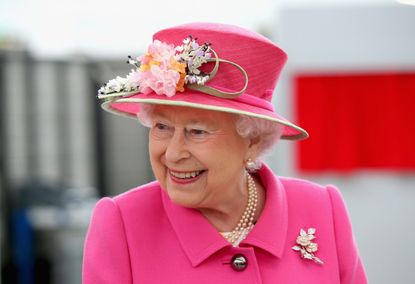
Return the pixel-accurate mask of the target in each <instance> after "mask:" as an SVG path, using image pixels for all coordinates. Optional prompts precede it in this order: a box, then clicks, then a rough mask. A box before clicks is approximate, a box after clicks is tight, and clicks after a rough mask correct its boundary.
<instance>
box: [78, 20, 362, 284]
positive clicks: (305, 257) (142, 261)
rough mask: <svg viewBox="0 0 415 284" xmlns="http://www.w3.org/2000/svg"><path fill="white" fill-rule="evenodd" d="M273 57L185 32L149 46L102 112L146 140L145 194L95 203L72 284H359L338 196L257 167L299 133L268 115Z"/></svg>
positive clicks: (231, 31) (211, 28)
mask: <svg viewBox="0 0 415 284" xmlns="http://www.w3.org/2000/svg"><path fill="white" fill-rule="evenodd" d="M285 61H286V54H285V53H284V52H283V51H282V50H281V49H280V48H279V47H277V46H276V45H275V44H274V43H272V42H271V41H270V40H268V39H266V38H264V37H263V36H260V35H258V34H256V33H254V32H251V31H247V30H244V29H241V28H238V27H234V26H228V25H219V24H201V23H197V24H187V25H182V26H178V27H174V28H170V29H165V30H162V31H160V32H158V33H156V34H155V35H154V38H153V43H152V44H151V45H150V46H149V49H148V52H147V53H146V54H145V55H143V56H141V57H139V58H137V59H133V58H131V57H130V58H129V63H131V64H132V65H134V69H133V70H132V71H131V73H130V74H129V75H128V76H127V77H125V78H121V77H117V79H114V80H111V81H110V82H109V83H108V84H107V85H105V86H104V87H102V88H101V89H100V91H99V98H101V99H103V100H104V103H103V108H104V109H106V110H108V111H110V112H113V113H116V114H120V115H126V116H130V117H133V118H136V117H137V116H138V118H139V120H140V122H141V123H142V124H143V125H145V126H148V127H149V128H150V132H149V155H150V161H151V166H152V169H153V172H154V175H155V177H156V181H154V182H152V183H149V184H146V185H143V186H140V187H137V188H135V189H132V190H129V191H127V192H126V193H123V194H121V195H119V196H116V197H113V198H108V197H107V198H103V199H102V200H101V201H99V202H98V204H97V206H96V208H95V210H94V214H93V217H92V221H91V225H90V228H89V231H88V235H87V239H86V244H85V255H84V263H83V281H84V283H94V284H97V283H239V284H242V283H250V284H252V283H308V284H311V283H319V284H324V283H327V284H334V283H344V284H346V283H347V284H351V283H355V284H361V283H366V282H367V281H366V277H365V272H364V270H363V266H362V263H361V260H360V257H359V253H358V250H357V247H356V243H355V241H354V238H353V235H352V230H351V225H350V221H349V217H348V214H347V211H346V208H345V205H344V202H343V200H342V197H341V195H340V193H339V191H338V190H337V189H336V188H335V187H333V186H321V185H318V184H314V183H311V182H309V181H305V180H299V179H294V178H282V177H278V176H276V175H274V174H273V173H272V171H271V170H270V169H269V168H268V167H267V166H266V165H264V164H263V163H261V161H260V157H261V155H262V154H263V153H264V152H265V151H267V150H268V149H269V148H271V147H272V146H273V145H274V144H275V143H276V142H277V141H278V139H279V138H281V139H289V140H299V139H304V138H307V137H308V135H307V132H306V131H305V130H303V129H301V128H300V127H298V126H296V125H294V124H292V123H291V122H289V121H287V120H286V119H284V118H283V117H281V116H280V115H278V114H277V113H276V112H275V111H274V108H273V106H272V104H271V98H272V94H273V90H274V88H275V85H276V83H277V80H278V77H279V74H280V71H281V69H282V67H283V65H284V64H285Z"/></svg>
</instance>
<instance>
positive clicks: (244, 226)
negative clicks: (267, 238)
mask: <svg viewBox="0 0 415 284" xmlns="http://www.w3.org/2000/svg"><path fill="white" fill-rule="evenodd" d="M246 176H247V183H248V203H247V205H246V208H245V211H244V213H243V214H242V217H241V219H240V220H239V222H238V225H237V226H236V227H235V229H233V230H232V232H229V233H225V234H223V236H224V238H225V239H226V240H227V241H228V242H230V243H231V244H232V246H234V247H237V246H238V245H239V243H240V242H241V241H242V240H243V239H245V238H246V236H247V235H248V233H249V232H250V231H251V230H252V228H253V227H254V218H255V213H256V210H257V206H258V192H257V189H256V185H255V182H254V179H253V178H252V177H251V175H250V174H249V173H248V172H246Z"/></svg>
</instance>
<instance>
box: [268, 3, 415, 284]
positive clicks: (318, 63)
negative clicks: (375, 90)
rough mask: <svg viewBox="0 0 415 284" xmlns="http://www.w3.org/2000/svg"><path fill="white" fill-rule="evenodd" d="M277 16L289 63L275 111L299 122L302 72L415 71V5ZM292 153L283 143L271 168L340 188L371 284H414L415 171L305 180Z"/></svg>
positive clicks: (286, 10)
mask: <svg viewBox="0 0 415 284" xmlns="http://www.w3.org/2000/svg"><path fill="white" fill-rule="evenodd" d="M278 16H279V17H278V20H276V21H275V23H274V25H273V27H272V30H273V31H275V33H274V39H275V41H276V42H278V43H279V45H280V46H281V47H282V48H283V49H284V50H285V51H286V52H287V53H288V57H289V60H288V63H287V66H286V69H285V70H284V72H283V75H282V78H281V81H280V83H279V86H278V87H277V92H276V93H277V97H276V99H275V106H276V109H277V110H279V111H281V112H282V113H283V114H284V115H285V116H286V117H287V118H292V117H293V113H292V112H291V111H290V110H292V107H291V105H292V101H291V98H292V80H293V76H294V75H295V74H297V73H298V72H319V71H331V72H338V71H344V70H349V71H362V70H364V71H369V72H370V71H375V72H376V71H377V70H382V71H385V70H398V71H400V70H401V71H405V70H412V72H413V71H415V7H411V6H400V5H397V4H396V5H393V4H391V5H390V6H383V7H382V6H367V7H362V6H361V5H359V6H356V7H332V8H330V7H321V8H318V7H312V8H311V7H310V8H304V7H302V8H298V7H282V9H281V10H280V11H279V14H278ZM385 131H393V129H385ZM310 139H312V137H311V138H310ZM391 139H393V138H391ZM293 147H294V146H293V143H290V142H283V141H281V142H280V144H279V145H278V146H277V148H276V149H275V151H274V153H272V155H270V156H269V157H268V158H267V161H268V163H270V164H271V166H272V167H273V168H274V169H275V171H276V172H278V173H279V174H281V175H290V176H292V175H293V176H299V177H303V178H307V179H310V180H313V181H316V182H319V183H322V184H327V183H332V184H336V185H337V186H338V187H339V188H340V189H341V191H342V193H343V195H344V198H345V200H346V203H347V205H348V208H349V212H350V215H351V219H352V223H353V227H354V231H355V236H356V239H357V242H358V245H359V248H360V252H361V255H362V258H363V261H364V264H365V267H366V271H367V274H368V277H369V281H370V283H377V284H387V283H408V284H409V283H413V276H412V270H413V267H414V265H413V253H414V252H415V243H414V242H411V241H408V240H407V239H408V236H411V235H413V234H415V226H414V221H413V218H412V216H414V215H415V206H414V203H415V173H414V172H412V173H406V174H405V173H398V172H393V171H382V172H377V171H357V172H355V173H350V174H348V175H339V174H336V173H330V174H320V175H305V174H301V173H299V172H297V171H296V167H295V164H294V148H293Z"/></svg>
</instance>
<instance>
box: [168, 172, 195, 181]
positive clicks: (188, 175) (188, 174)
mask: <svg viewBox="0 0 415 284" xmlns="http://www.w3.org/2000/svg"><path fill="white" fill-rule="evenodd" d="M201 172H202V171H195V172H186V173H177V172H170V174H171V175H172V176H174V177H176V178H181V179H187V178H194V177H196V176H198V175H200V173H201Z"/></svg>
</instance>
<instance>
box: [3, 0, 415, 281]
mask: <svg viewBox="0 0 415 284" xmlns="http://www.w3.org/2000/svg"><path fill="white" fill-rule="evenodd" d="M192 21H211V22H222V23H229V24H235V25H239V26H242V27H246V28H249V29H253V30H256V31H258V32H260V33H262V34H264V35H266V36H268V37H269V38H271V39H272V40H274V41H275V42H277V43H278V44H279V45H280V46H281V47H282V48H283V49H284V50H285V51H286V52H287V53H288V56H289V60H288V63H287V66H286V68H285V69H284V71H283V73H282V76H281V79H280V82H279V84H278V86H277V89H276V94H275V100H274V104H275V107H276V109H277V110H278V111H279V112H280V113H282V114H284V115H285V116H286V117H287V118H289V119H291V120H293V121H295V122H297V123H298V124H299V125H301V126H303V127H304V128H306V129H307V130H308V131H309V133H310V135H311V137H310V139H308V140H306V141H303V142H299V143H291V142H285V141H281V142H280V143H279V144H278V145H277V147H276V149H275V150H274V151H273V152H272V153H270V154H269V155H268V156H267V157H266V162H267V163H268V164H269V165H270V166H271V167H272V168H273V169H274V170H275V171H276V172H277V173H278V174H279V175H287V176H297V177H300V178H307V179H310V180H313V181H315V182H319V183H323V184H328V183H331V184H335V185H337V186H338V187H339V188H340V189H341V191H342V193H343V195H344V198H345V200H346V203H347V205H348V208H349V212H350V215H351V219H352V223H353V227H354V232H355V236H356V240H357V243H358V245H359V248H360V252H361V255H362V259H363V262H364V264H365V267H366V271H367V274H368V277H369V280H370V283H379V284H383V283H384V284H386V283H413V268H414V265H413V254H414V253H415V243H414V242H413V241H412V240H411V238H412V236H413V235H414V234H415V226H414V225H415V222H414V220H413V216H415V205H414V204H415V151H414V148H415V147H414V146H415V111H414V109H415V6H410V5H405V4H401V3H398V2H397V1H392V0H390V1H386V0H359V1H358V0H354V1H351V0H336V1H335V0H327V1H321V0H320V1H307V0H279V1H277V0H256V1H241V0H239V1H237V0H232V1H219V0H211V1H208V2H197V4H196V3H194V2H189V1H183V0H176V1H160V0H155V1H149V2H143V1H128V0H118V1H111V2H103V1H98V0H82V1H81V0H71V1H69V0H62V1H52V0H32V1H30V0H13V1H12V0H2V1H1V2H0V102H1V103H0V119H1V123H0V198H1V200H0V201H1V203H0V208H1V210H0V229H1V234H0V241H1V279H0V281H1V283H2V284H6V283H19V284H26V283H46V284H47V283H63V284H66V283H68V284H69V283H81V265H82V249H83V241H84V237H85V232H86V230H87V227H88V223H89V218H90V214H91V211H92V209H93V206H94V204H95V203H96V201H97V200H98V199H99V198H100V197H102V196H107V195H109V196H112V195H116V194H119V193H121V192H123V191H126V190H128V189H129V188H132V187H134V186H136V185H140V184H143V183H145V182H148V181H150V180H152V179H153V176H152V173H151V169H150V167H149V162H148V157H147V139H146V135H147V133H146V129H144V128H143V127H140V126H139V125H138V123H137V122H135V121H133V120H128V119H125V118H121V117H116V116H113V115H110V114H108V113H104V112H103V111H102V110H101V109H100V107H99V102H98V100H97V98H96V91H97V89H98V88H99V87H100V86H101V85H102V84H103V83H105V82H107V81H108V80H109V79H111V78H113V77H115V76H116V75H120V74H121V75H123V74H125V75H126V74H127V73H128V72H129V69H130V67H129V66H128V64H125V60H126V56H127V55H132V56H138V55H140V54H142V53H143V52H144V51H145V50H146V48H147V45H148V44H149V43H150V41H151V35H152V34H153V33H154V32H156V31H157V30H159V29H162V28H165V27H169V26H173V25H177V24H181V23H185V22H192ZM264 64H272V62H264Z"/></svg>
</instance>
